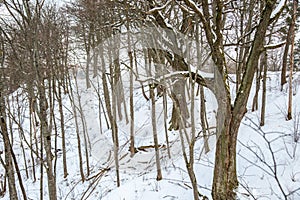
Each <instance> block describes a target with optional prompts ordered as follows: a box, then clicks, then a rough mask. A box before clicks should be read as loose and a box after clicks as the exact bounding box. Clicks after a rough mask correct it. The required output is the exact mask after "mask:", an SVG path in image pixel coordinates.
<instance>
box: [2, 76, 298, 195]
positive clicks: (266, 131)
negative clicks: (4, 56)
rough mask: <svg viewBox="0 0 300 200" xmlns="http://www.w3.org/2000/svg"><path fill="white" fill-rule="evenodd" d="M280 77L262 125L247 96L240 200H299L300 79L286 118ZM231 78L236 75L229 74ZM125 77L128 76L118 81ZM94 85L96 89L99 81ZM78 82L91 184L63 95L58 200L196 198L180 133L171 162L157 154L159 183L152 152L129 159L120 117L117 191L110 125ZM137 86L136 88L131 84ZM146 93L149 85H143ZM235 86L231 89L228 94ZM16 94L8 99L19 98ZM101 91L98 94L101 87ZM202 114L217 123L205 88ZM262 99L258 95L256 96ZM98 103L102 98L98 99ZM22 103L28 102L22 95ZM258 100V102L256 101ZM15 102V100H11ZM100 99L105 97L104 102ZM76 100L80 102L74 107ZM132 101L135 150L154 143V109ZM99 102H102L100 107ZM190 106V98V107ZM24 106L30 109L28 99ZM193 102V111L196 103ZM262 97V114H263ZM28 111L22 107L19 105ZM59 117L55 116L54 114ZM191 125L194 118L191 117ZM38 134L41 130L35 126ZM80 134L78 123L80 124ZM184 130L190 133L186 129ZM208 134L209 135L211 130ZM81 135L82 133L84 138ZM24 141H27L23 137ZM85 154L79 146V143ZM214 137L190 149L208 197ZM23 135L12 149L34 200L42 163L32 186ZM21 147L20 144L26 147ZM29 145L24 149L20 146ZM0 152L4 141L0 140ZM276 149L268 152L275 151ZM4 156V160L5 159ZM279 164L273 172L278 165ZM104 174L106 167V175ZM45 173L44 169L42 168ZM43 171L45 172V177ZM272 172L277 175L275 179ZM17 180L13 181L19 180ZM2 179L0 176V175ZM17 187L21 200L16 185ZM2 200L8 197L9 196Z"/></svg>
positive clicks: (272, 80)
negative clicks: (63, 136) (205, 147)
mask: <svg viewBox="0 0 300 200" xmlns="http://www.w3.org/2000/svg"><path fill="white" fill-rule="evenodd" d="M279 75H280V74H279V73H277V72H268V79H267V110H266V124H265V126H263V127H259V119H260V111H255V112H251V111H250V108H251V105H252V98H253V95H254V89H255V83H254V84H253V88H252V92H251V95H250V98H249V104H248V108H249V111H248V112H247V113H246V116H245V117H244V120H243V121H242V124H241V127H240V129H239V137H238V146H237V172H238V179H239V182H240V184H239V188H238V189H237V191H236V192H237V194H238V198H239V199H242V200H248V199H283V197H284V196H283V193H282V192H284V193H285V194H286V195H287V194H290V196H289V198H290V199H300V190H298V189H299V187H300V168H299V166H300V150H299V147H298V146H299V141H298V142H295V141H294V139H295V137H297V136H298V137H299V136H300V133H299V130H298V128H299V125H300V124H299V123H300V121H298V120H299V119H300V118H299V117H300V105H299V103H298V102H299V101H298V100H299V99H300V92H299V83H300V74H299V73H297V74H296V75H295V78H294V80H293V84H294V85H293V90H294V94H295V95H294V96H293V98H294V101H293V113H294V114H293V119H292V120H290V121H287V120H286V119H285V117H286V112H287V111H286V110H287V98H288V93H287V92H288V91H287V87H285V88H284V89H283V91H280V85H279V84H280V76H279ZM231 76H232V78H233V79H234V78H235V77H234V75H231ZM123 77H126V74H125V75H124V76H123ZM92 83H94V84H96V79H93V81H92ZM128 84H129V83H128V82H126V81H125V80H124V87H125V96H126V102H127V103H128V104H127V108H128V112H129V101H128V99H129V89H128ZM78 85H79V94H80V95H79V96H80V101H81V104H82V107H83V110H84V116H85V119H86V120H85V121H86V126H87V130H88V136H89V139H90V145H89V152H88V153H89V159H90V170H91V174H90V175H89V176H88V177H86V178H87V179H88V178H90V179H89V180H86V181H85V182H81V179H80V173H79V161H78V151H77V139H76V131H75V125H74V123H73V115H72V113H71V112H70V110H72V109H71V104H70V101H69V99H68V97H67V96H65V97H64V111H65V114H66V119H65V121H66V124H65V125H66V135H67V138H66V139H67V164H68V173H69V175H68V176H67V177H66V178H63V168H62V156H61V152H58V154H57V158H58V160H57V170H56V174H57V194H58V199H91V200H92V199H103V200H153V199H164V200H175V199H180V200H189V199H193V191H192V188H191V186H192V185H191V183H190V179H189V176H188V173H187V170H186V167H185V163H184V160H183V157H182V150H181V144H180V137H179V133H178V132H177V131H169V132H168V135H169V140H170V146H171V147H170V150H171V158H168V154H167V150H166V149H165V148H161V149H160V156H161V165H162V175H163V180H161V181H156V166H155V155H154V150H153V149H147V151H139V152H138V153H137V154H136V155H135V156H134V157H130V152H129V151H128V148H129V136H130V135H129V133H130V124H129V123H128V124H126V121H125V114H124V113H122V114H123V120H118V127H119V137H120V138H119V139H120V152H119V154H120V178H121V186H120V187H119V188H118V187H116V182H115V181H116V176H115V166H114V160H113V143H112V137H111V131H110V130H109V129H108V128H107V126H106V123H105V118H104V115H103V112H102V111H101V114H100V117H101V120H102V129H100V123H99V111H98V103H99V102H98V100H97V95H96V92H95V90H94V89H93V87H92V88H90V89H86V86H85V76H84V73H83V72H81V71H79V72H78ZM135 87H136V88H138V83H135ZM146 89H147V88H146ZM234 89H235V86H234V85H231V90H232V93H234ZM21 92H22V91H21V89H20V90H18V91H17V92H15V93H14V94H13V96H15V97H16V96H17V95H18V96H19V97H23V98H24V96H22V95H21V94H20V93H21ZM100 92H101V93H102V90H100ZM205 96H206V106H207V117H208V121H209V123H210V126H214V125H215V111H216V109H217V104H216V100H215V98H214V96H213V94H212V93H211V92H210V91H209V90H205ZM260 96H261V93H260ZM102 98H103V96H102ZM24 99H25V98H24ZM259 99H260V98H259ZM10 100H11V103H12V105H13V104H14V103H13V101H12V96H11V97H10ZM102 101H103V99H102ZM168 101H169V103H170V104H169V106H168V115H169V118H168V121H169V120H170V116H171V111H172V107H171V100H170V99H169V100H168ZM78 102H79V101H78V98H77V104H78ZM134 102H135V140H136V141H135V142H136V143H135V145H136V147H139V146H143V145H153V137H152V126H151V104H150V102H148V101H146V99H144V98H143V96H142V94H141V92H140V89H136V90H135V91H134ZM197 102H199V97H198V96H197V97H196V111H195V114H196V115H195V116H199V108H200V106H199V103H197ZM103 103H104V102H103ZM188 103H189V104H190V101H189V102H188ZM24 104H26V105H27V102H26V100H24ZM156 105H157V108H156V114H157V115H156V116H157V127H158V134H159V135H158V137H159V138H158V140H159V143H160V144H166V140H165V133H164V128H163V125H164V124H163V111H162V98H157V101H156ZM197 105H198V106H197ZM260 106H261V103H260V100H259V110H260ZM24 108H25V107H24ZM26 113H28V112H26V110H25V111H24V116H23V122H22V125H23V127H24V129H25V130H26V134H28V127H29V124H28V116H26ZM57 118H59V116H57ZM196 122H199V118H198V117H196ZM37 129H38V130H39V127H37ZM80 129H82V124H81V123H80ZM200 130H201V126H200V123H197V124H196V131H197V132H199V131H200ZM188 132H189V129H188ZM212 132H214V130H213V129H212ZM81 137H82V138H83V135H81ZM27 139H29V138H27ZM81 142H82V144H81V145H82V149H84V143H83V139H82V140H81ZM215 142H216V141H215V137H214V136H211V137H210V139H209V144H210V148H211V151H210V152H209V153H208V154H204V153H203V139H202V138H201V137H200V138H199V139H198V140H197V142H196V146H195V159H196V160H195V166H194V168H195V173H196V177H197V182H198V186H199V187H198V188H199V192H200V193H201V194H202V195H205V196H207V197H208V198H209V199H212V198H211V188H212V180H213V167H214V151H215ZM20 144H21V141H20V137H19V133H18V132H17V131H16V132H15V133H14V145H13V148H14V151H15V154H16V156H17V159H18V161H19V165H20V166H19V167H20V169H21V174H22V178H23V181H24V185H25V189H26V191H27V195H28V199H39V198H40V197H39V193H40V188H39V186H40V178H39V177H40V164H39V161H36V163H35V164H36V175H37V180H36V181H35V182H33V172H32V163H30V162H27V165H28V166H29V177H28V178H27V177H26V174H25V170H24V168H25V166H24V160H23V153H22V151H21V150H20ZM23 145H25V144H24V143H23ZM25 147H26V145H25ZM58 148H61V138H60V137H58ZM0 149H1V150H3V142H1V143H0ZM272 152H273V153H272ZM25 153H26V158H28V161H30V159H29V157H30V152H29V150H28V148H27V149H26V150H25ZM83 155H84V152H83ZM2 158H3V159H4V155H3V154H2ZM85 165H86V160H85V158H84V172H85V174H86V173H87V170H86V167H85ZM275 166H276V167H275ZM103 169H109V170H107V171H106V170H104V171H103ZM44 171H45V170H44ZM44 173H45V172H44ZM0 174H2V175H3V174H4V169H3V168H1V169H0ZM274 174H276V177H275V175H274ZM46 177H47V176H46V174H44V181H43V183H44V187H43V190H44V193H43V195H44V198H46V199H48V198H49V197H48V191H47V181H46ZM16 180H17V179H16ZM0 181H3V176H2V178H0ZM17 187H18V191H19V195H20V197H19V198H20V199H22V195H21V192H20V188H19V186H18V182H17ZM3 199H4V200H6V199H9V193H8V192H6V194H5V196H4V197H3Z"/></svg>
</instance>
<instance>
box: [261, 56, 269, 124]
mask: <svg viewBox="0 0 300 200" xmlns="http://www.w3.org/2000/svg"><path fill="white" fill-rule="evenodd" d="M267 59H268V58H267V52H266V51H264V53H263V54H262V56H261V62H262V67H263V70H264V74H263V91H262V100H261V112H260V126H264V125H265V113H266V98H267V95H266V93H267V91H266V90H267V72H268V65H267Z"/></svg>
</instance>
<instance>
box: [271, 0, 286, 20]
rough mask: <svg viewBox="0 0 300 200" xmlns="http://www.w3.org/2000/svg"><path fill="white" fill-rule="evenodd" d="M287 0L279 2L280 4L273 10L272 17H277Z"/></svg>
mask: <svg viewBox="0 0 300 200" xmlns="http://www.w3.org/2000/svg"><path fill="white" fill-rule="evenodd" d="M286 1H287V0H280V2H279V3H278V5H277V6H276V8H275V9H274V10H273V12H272V13H271V19H272V18H273V17H275V16H276V15H277V14H278V13H279V12H281V10H282V9H283V7H284V6H285V4H286Z"/></svg>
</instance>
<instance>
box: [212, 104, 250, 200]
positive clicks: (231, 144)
mask: <svg viewBox="0 0 300 200" xmlns="http://www.w3.org/2000/svg"><path fill="white" fill-rule="evenodd" d="M219 105H220V104H219ZM244 113H245V111H243V112H241V113H239V114H238V115H233V113H232V109H231V105H230V104H227V105H224V107H223V108H221V109H220V110H219V111H218V115H223V116H221V117H220V116H219V117H218V118H217V120H218V121H217V123H218V124H219V123H222V124H223V126H222V125H221V126H218V127H217V129H220V130H217V133H219V135H217V144H216V145H217V146H216V157H215V168H214V179H213V188H212V196H213V199H217V200H228V199H235V197H236V194H235V192H234V189H236V188H237V187H238V180H237V174H236V144H237V135H238V130H239V126H240V123H241V120H242V119H243V116H244ZM222 118H223V119H222ZM220 119H221V120H220Z"/></svg>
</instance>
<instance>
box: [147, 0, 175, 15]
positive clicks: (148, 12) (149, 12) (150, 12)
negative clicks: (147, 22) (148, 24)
mask: <svg viewBox="0 0 300 200" xmlns="http://www.w3.org/2000/svg"><path fill="white" fill-rule="evenodd" d="M171 2H172V0H169V1H168V2H167V3H166V4H165V5H163V6H160V7H156V8H152V9H151V10H149V11H147V12H146V14H148V15H150V14H152V13H155V12H157V11H160V10H162V9H165V8H166V7H167V6H168V5H169V4H170V3H171Z"/></svg>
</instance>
